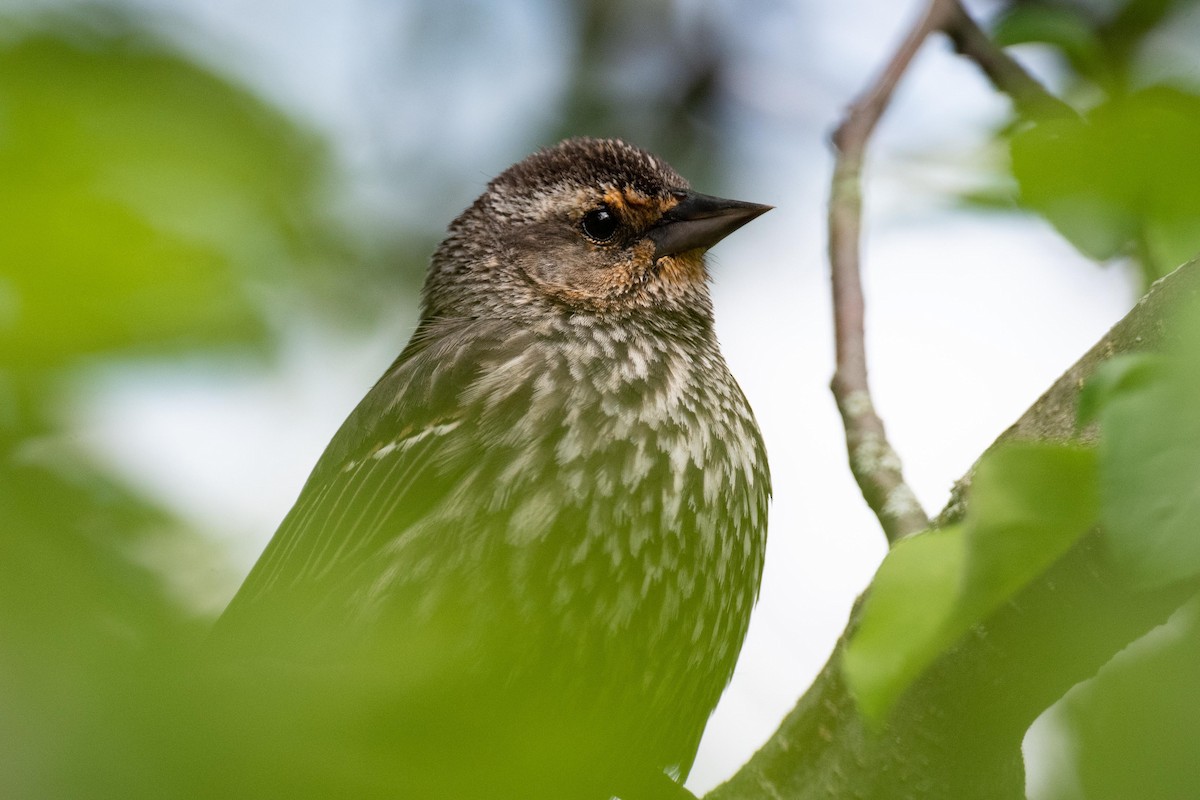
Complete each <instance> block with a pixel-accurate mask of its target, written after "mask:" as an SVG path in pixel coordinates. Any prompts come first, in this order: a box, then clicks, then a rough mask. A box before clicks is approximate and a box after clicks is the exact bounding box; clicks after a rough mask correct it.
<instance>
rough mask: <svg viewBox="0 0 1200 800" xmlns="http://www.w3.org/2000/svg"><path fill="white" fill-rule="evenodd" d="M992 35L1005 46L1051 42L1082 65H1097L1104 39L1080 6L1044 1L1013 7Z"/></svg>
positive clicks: (995, 27) (1075, 62) (998, 21)
mask: <svg viewBox="0 0 1200 800" xmlns="http://www.w3.org/2000/svg"><path fill="white" fill-rule="evenodd" d="M992 38H993V39H994V40H995V42H996V44H998V45H1000V46H1001V47H1009V46H1012V45H1017V44H1030V43H1038V44H1048V45H1051V46H1053V47H1054V48H1056V49H1058V50H1060V51H1062V53H1063V54H1064V55H1065V56H1066V57H1067V58H1068V59H1069V60H1070V61H1071V62H1072V63H1073V64H1075V65H1076V66H1077V68H1079V69H1081V71H1086V70H1087V69H1088V68H1089V67H1092V68H1094V67H1095V65H1096V64H1098V63H1099V61H1100V59H1101V43H1100V40H1099V37H1098V31H1097V29H1096V26H1095V24H1094V22H1093V21H1092V20H1091V19H1089V18H1088V16H1087V15H1085V14H1084V12H1083V10H1082V9H1080V8H1077V7H1070V6H1059V5H1047V4H1041V3H1028V4H1025V3H1023V4H1019V5H1015V6H1012V7H1011V8H1009V9H1008V10H1007V11H1006V12H1005V13H1004V14H1002V15H1001V16H1000V17H999V19H997V20H996V23H995V24H994V25H993V26H992Z"/></svg>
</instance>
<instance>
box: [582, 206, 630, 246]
mask: <svg viewBox="0 0 1200 800" xmlns="http://www.w3.org/2000/svg"><path fill="white" fill-rule="evenodd" d="M620 226H621V220H619V219H617V215H616V214H614V213H613V212H611V211H609V210H608V206H600V207H599V208H595V209H592V210H591V211H589V212H588V213H586V214H584V215H583V232H584V233H586V234H587V235H588V238H590V239H593V240H595V241H597V242H607V241H608V240H610V239H612V238H613V237H614V236H616V235H617V228H619V227H620Z"/></svg>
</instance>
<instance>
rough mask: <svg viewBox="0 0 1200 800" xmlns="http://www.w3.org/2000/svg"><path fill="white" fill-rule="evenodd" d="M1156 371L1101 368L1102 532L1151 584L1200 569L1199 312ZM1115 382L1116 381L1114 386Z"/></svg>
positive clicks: (1130, 572)
mask: <svg viewBox="0 0 1200 800" xmlns="http://www.w3.org/2000/svg"><path fill="white" fill-rule="evenodd" d="M1179 322H1180V334H1179V336H1178V337H1177V338H1176V340H1175V343H1174V345H1173V346H1172V347H1171V348H1170V350H1169V351H1168V353H1167V354H1166V355H1165V356H1164V357H1162V358H1161V359H1158V360H1157V361H1156V362H1146V363H1153V365H1154V369H1153V370H1152V371H1147V370H1146V368H1142V369H1141V370H1135V371H1134V372H1133V373H1132V379H1131V378H1130V377H1129V376H1130V373H1128V372H1126V373H1124V375H1122V373H1121V369H1122V365H1121V364H1118V365H1117V366H1115V367H1113V368H1112V370H1113V371H1115V372H1116V373H1117V377H1118V378H1124V379H1119V380H1115V381H1114V380H1113V378H1112V377H1111V376H1110V375H1109V373H1108V372H1103V371H1102V372H1101V373H1100V378H1099V380H1100V381H1101V384H1100V387H1098V388H1097V389H1094V390H1092V391H1093V392H1097V393H1100V394H1102V395H1103V397H1102V399H1101V401H1100V402H1099V409H1098V411H1097V412H1096V414H1095V416H1096V418H1097V420H1098V422H1099V424H1100V447H1099V452H1100V487H1101V492H1102V499H1101V521H1102V530H1103V532H1104V535H1105V537H1106V539H1107V541H1108V543H1109V546H1110V548H1111V552H1112V557H1113V560H1114V563H1115V565H1116V568H1117V569H1118V571H1119V572H1121V573H1123V574H1125V575H1126V576H1127V577H1128V579H1129V580H1131V581H1132V582H1133V583H1134V584H1135V585H1137V586H1139V587H1144V588H1152V587H1155V586H1160V585H1163V584H1167V583H1171V582H1173V581H1177V580H1181V579H1183V578H1186V577H1189V576H1192V575H1195V574H1197V573H1200V536H1198V535H1197V530H1198V525H1200V415H1198V414H1197V413H1196V408H1197V398H1200V314H1197V313H1196V309H1195V308H1193V309H1191V313H1189V314H1187V315H1185V316H1184V317H1183V318H1182V319H1181V320H1179ZM1109 384H1112V385H1109Z"/></svg>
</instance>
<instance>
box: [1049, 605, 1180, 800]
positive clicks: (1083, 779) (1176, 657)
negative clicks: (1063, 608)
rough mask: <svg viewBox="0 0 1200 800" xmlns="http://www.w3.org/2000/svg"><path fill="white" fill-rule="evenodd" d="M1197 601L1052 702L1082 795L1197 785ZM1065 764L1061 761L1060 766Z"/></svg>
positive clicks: (1053, 798) (1175, 791) (1112, 796)
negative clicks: (1068, 744)
mask: <svg viewBox="0 0 1200 800" xmlns="http://www.w3.org/2000/svg"><path fill="white" fill-rule="evenodd" d="M1197 610H1198V609H1197V605H1196V603H1195V602H1193V603H1190V604H1189V605H1187V606H1184V607H1183V608H1182V609H1180V611H1179V612H1178V613H1176V614H1175V616H1174V617H1173V618H1172V619H1171V621H1170V622H1169V623H1168V624H1167V625H1166V626H1164V627H1163V628H1160V629H1159V630H1156V631H1154V632H1152V633H1151V634H1149V635H1148V636H1146V637H1145V638H1144V639H1142V640H1141V641H1139V642H1136V643H1135V644H1133V645H1132V646H1130V647H1129V648H1128V649H1127V650H1126V651H1125V652H1123V653H1120V654H1119V655H1118V656H1117V657H1116V658H1114V659H1113V660H1112V662H1110V663H1109V664H1108V665H1106V666H1105V667H1104V669H1102V670H1101V671H1100V672H1099V674H1098V675H1096V677H1094V678H1093V679H1091V680H1089V681H1088V682H1086V683H1084V684H1083V685H1082V686H1079V687H1077V688H1076V689H1075V690H1073V691H1072V692H1070V693H1069V694H1068V695H1067V696H1066V697H1064V698H1063V700H1062V702H1061V703H1059V705H1058V706H1057V710H1058V711H1059V712H1060V713H1058V714H1056V715H1055V719H1056V720H1059V721H1061V722H1064V723H1065V727H1066V730H1065V731H1064V733H1066V734H1067V735H1069V737H1070V742H1071V745H1070V751H1069V752H1070V753H1071V755H1072V756H1073V759H1072V761H1073V762H1074V763H1072V764H1070V765H1069V766H1068V769H1071V770H1072V771H1073V773H1074V781H1073V782H1075V783H1077V784H1078V787H1079V789H1080V790H1081V794H1080V795H1075V793H1074V792H1069V791H1068V792H1060V793H1056V794H1051V795H1050V796H1049V797H1043V798H1041V800H1058V798H1059V797H1061V798H1062V799H1063V800H1066V798H1069V797H1076V796H1081V797H1086V798H1087V800H1127V798H1133V797H1146V798H1180V799H1181V800H1182V798H1190V797H1195V796H1196V795H1197V791H1198V789H1200V759H1197V758H1196V742H1197V741H1198V740H1200V715H1197V714H1196V709H1197V708H1200V670H1198V669H1196V665H1197V664H1200V615H1198V614H1197ZM1063 766H1066V765H1063Z"/></svg>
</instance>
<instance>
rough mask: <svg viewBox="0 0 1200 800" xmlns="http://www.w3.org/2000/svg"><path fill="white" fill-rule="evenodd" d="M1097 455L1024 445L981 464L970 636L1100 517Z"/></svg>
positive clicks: (962, 614)
mask: <svg viewBox="0 0 1200 800" xmlns="http://www.w3.org/2000/svg"><path fill="white" fill-rule="evenodd" d="M1096 469H1097V466H1096V453H1095V451H1094V450H1092V449H1090V448H1085V447H1082V446H1078V445H1070V444H1051V443H1046V442H1018V443H1014V444H1011V445H1008V446H1005V447H1001V448H999V449H997V450H995V451H993V452H992V453H989V454H988V455H987V456H986V457H985V458H984V459H983V460H982V461H980V463H979V467H978V468H977V470H976V473H975V480H974V481H973V484H972V488H971V499H970V506H969V507H968V509H967V516H966V519H965V521H964V527H965V534H966V537H967V578H966V581H965V583H964V584H963V598H962V603H961V604H960V606H959V610H958V615H957V618H956V622H957V624H959V625H960V626H961V628H962V630H963V631H965V630H966V629H967V628H969V627H971V626H972V625H975V624H977V623H979V622H981V621H983V619H984V618H985V617H986V616H987V615H988V614H990V613H991V612H992V611H994V610H995V609H996V608H997V607H998V606H999V605H1000V604H1001V603H1003V602H1004V601H1005V600H1008V599H1009V598H1010V597H1012V596H1013V595H1014V594H1016V593H1017V592H1018V591H1020V589H1021V588H1022V587H1024V586H1025V585H1026V584H1028V583H1029V582H1030V581H1032V580H1033V579H1034V578H1036V577H1037V576H1038V575H1040V574H1041V573H1042V572H1044V571H1045V570H1046V568H1047V567H1049V566H1050V565H1051V564H1053V563H1054V562H1055V561H1057V560H1058V558H1059V557H1060V556H1062V555H1063V554H1064V553H1065V552H1066V551H1067V550H1068V549H1069V548H1070V547H1071V545H1072V544H1074V542H1075V541H1076V540H1077V539H1079V537H1081V536H1082V535H1083V534H1085V533H1086V532H1087V531H1088V530H1089V529H1091V528H1092V527H1093V526H1094V525H1095V524H1096V520H1097V514H1098V506H1099V497H1098V496H1097V491H1096V483H1097V481H1096Z"/></svg>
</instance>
